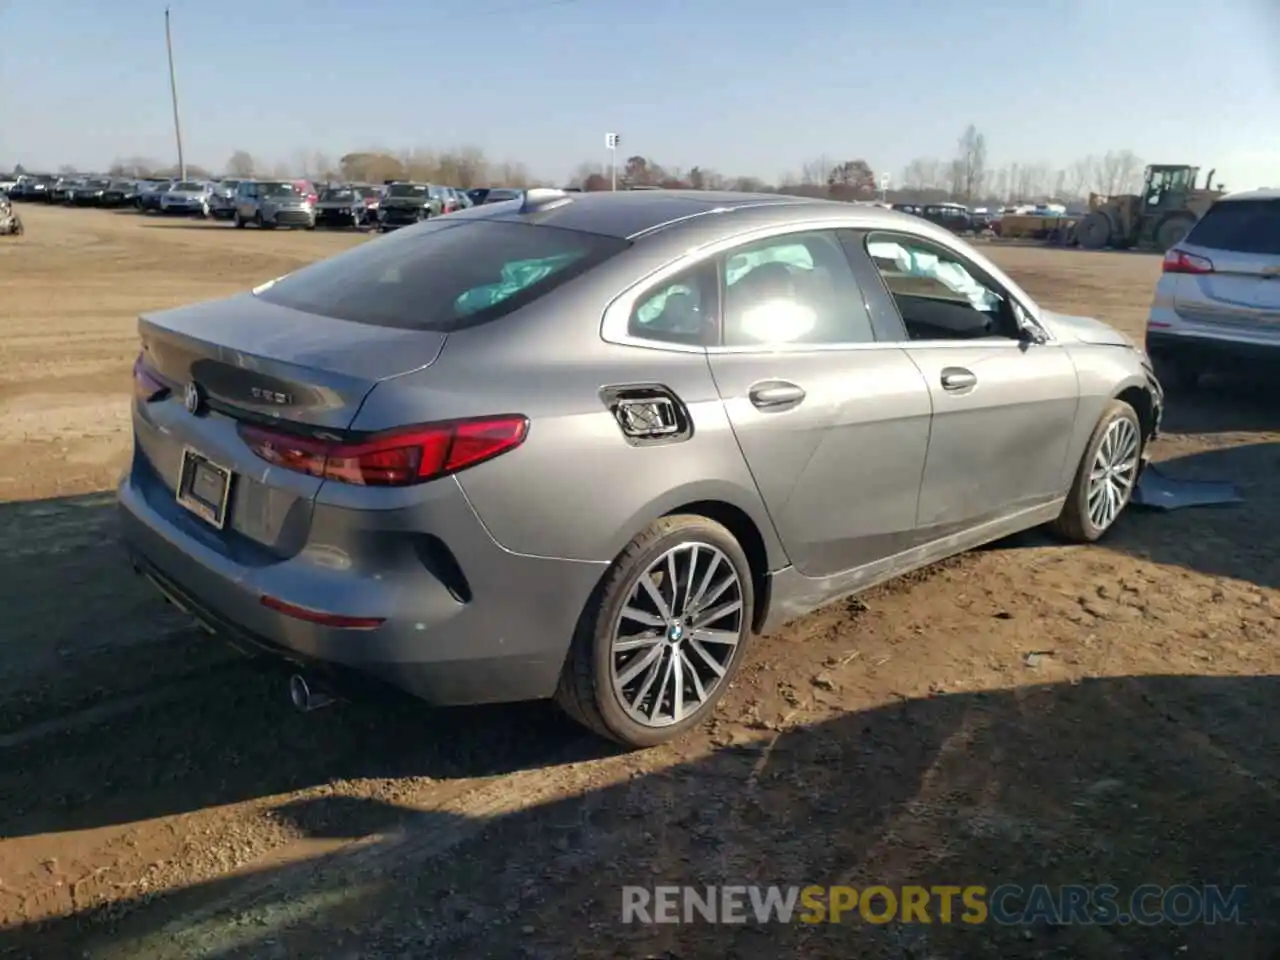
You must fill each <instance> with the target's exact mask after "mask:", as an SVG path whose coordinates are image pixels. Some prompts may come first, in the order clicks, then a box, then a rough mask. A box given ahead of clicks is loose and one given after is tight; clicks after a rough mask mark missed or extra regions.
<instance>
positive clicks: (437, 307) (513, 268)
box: [259, 220, 629, 333]
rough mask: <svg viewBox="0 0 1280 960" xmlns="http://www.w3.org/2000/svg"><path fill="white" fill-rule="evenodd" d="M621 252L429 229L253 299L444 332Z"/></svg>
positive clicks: (484, 224)
mask: <svg viewBox="0 0 1280 960" xmlns="http://www.w3.org/2000/svg"><path fill="white" fill-rule="evenodd" d="M627 246H629V244H628V242H627V241H626V240H619V239H617V238H614V237H604V236H599V235H597V234H591V233H579V232H577V231H574V230H563V229H560V228H556V227H548V226H534V225H532V224H525V223H498V222H494V221H467V222H461V223H460V222H457V221H455V222H453V223H449V222H448V221H447V220H446V221H440V222H435V221H427V222H425V223H422V224H419V225H417V226H413V227H406V228H404V229H403V230H399V231H397V232H395V233H393V234H390V235H388V236H386V237H383V238H380V239H378V240H374V241H371V242H369V243H365V244H362V245H360V246H358V247H354V248H352V249H351V250H348V251H346V252H345V253H341V254H339V255H338V256H336V257H331V258H330V259H328V260H322V261H320V262H319V263H315V264H312V265H311V266H309V267H304V268H303V269H301V270H299V271H297V272H296V273H291V274H289V275H288V276H287V277H285V278H284V279H282V280H279V281H277V282H276V283H275V284H273V285H272V286H270V287H268V288H267V289H266V290H264V291H263V292H262V293H260V294H259V296H260V297H261V298H262V299H263V300H265V301H267V302H268V303H274V304H278V305H280V306H283V307H290V308H292V309H294V310H301V311H303V312H306V313H315V314H320V315H321V316H326V317H336V318H338V319H340V320H352V321H355V322H357V323H368V324H373V325H375V326H382V327H396V328H398V329H406V330H435V331H439V332H442V333H447V332H448V331H450V330H458V329H461V328H463V327H469V326H476V325H478V324H481V323H486V322H488V321H490V320H495V319H497V318H498V317H501V316H504V315H505V314H508V313H511V312H512V311H514V310H517V309H519V308H520V307H522V306H524V305H525V304H528V303H531V302H533V301H534V300H536V299H537V298H538V297H540V296H543V295H544V294H546V293H548V292H550V291H551V290H553V289H555V288H556V287H558V286H560V285H561V284H562V283H565V282H566V281H568V280H570V279H572V278H573V277H575V276H578V275H579V274H582V273H584V272H586V271H587V270H590V269H591V268H592V267H594V266H596V265H597V264H599V263H602V262H603V261H604V260H607V259H608V258H609V257H611V256H613V255H614V254H616V253H619V252H620V251H622V250H624V249H626V247H627ZM602 306H603V304H602Z"/></svg>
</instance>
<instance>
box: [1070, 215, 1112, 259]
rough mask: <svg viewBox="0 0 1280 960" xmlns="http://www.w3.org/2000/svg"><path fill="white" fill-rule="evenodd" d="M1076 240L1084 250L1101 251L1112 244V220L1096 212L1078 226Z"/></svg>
mask: <svg viewBox="0 0 1280 960" xmlns="http://www.w3.org/2000/svg"><path fill="white" fill-rule="evenodd" d="M1076 239H1077V240H1078V241H1079V243H1080V249H1082V250H1101V249H1102V248H1103V247H1105V246H1106V245H1107V244H1109V243H1110V242H1111V220H1110V219H1109V218H1108V217H1107V215H1106V214H1105V213H1103V212H1102V211H1101V210H1095V211H1094V212H1093V213H1091V214H1089V215H1088V216H1087V217H1085V218H1084V219H1083V220H1081V221H1080V222H1079V223H1077V224H1076Z"/></svg>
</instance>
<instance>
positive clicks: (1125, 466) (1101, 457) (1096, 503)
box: [1088, 417, 1140, 530]
mask: <svg viewBox="0 0 1280 960" xmlns="http://www.w3.org/2000/svg"><path fill="white" fill-rule="evenodd" d="M1139 446H1140V442H1139V437H1138V427H1137V425H1136V424H1135V423H1134V422H1133V421H1132V420H1130V419H1129V418H1128V417H1117V418H1116V419H1115V420H1112V421H1111V423H1110V424H1108V425H1107V430H1106V433H1104V434H1103V435H1102V443H1100V444H1098V452H1097V453H1096V454H1094V458H1093V465H1092V467H1091V468H1090V470H1089V487H1088V504H1089V522H1090V523H1092V524H1093V525H1094V527H1096V528H1097V529H1099V530H1106V529H1107V528H1108V527H1110V526H1111V524H1113V523H1115V520H1116V517H1118V516H1119V515H1120V511H1121V510H1123V509H1124V508H1125V505H1126V504H1127V503H1128V502H1129V497H1130V496H1131V495H1132V493H1133V484H1134V480H1135V479H1136V477H1137V475H1138V450H1139Z"/></svg>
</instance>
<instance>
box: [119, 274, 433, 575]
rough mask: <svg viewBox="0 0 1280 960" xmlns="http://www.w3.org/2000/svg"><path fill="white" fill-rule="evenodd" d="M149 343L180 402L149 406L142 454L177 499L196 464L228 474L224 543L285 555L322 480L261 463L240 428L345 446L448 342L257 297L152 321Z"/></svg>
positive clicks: (145, 350)
mask: <svg viewBox="0 0 1280 960" xmlns="http://www.w3.org/2000/svg"><path fill="white" fill-rule="evenodd" d="M139 335H140V339H141V342H142V357H141V361H142V363H143V364H145V368H146V369H147V370H148V371H154V373H155V374H156V375H158V377H159V379H160V380H162V381H163V383H164V384H165V385H166V386H167V387H168V388H169V394H168V395H167V396H165V397H164V398H162V399H159V400H156V401H153V402H141V401H140V402H139V405H138V413H139V417H140V418H141V420H142V421H143V422H142V423H141V424H140V426H139V429H138V431H137V447H138V452H139V453H140V454H141V455H142V456H144V457H145V458H146V459H147V460H148V461H149V462H150V464H151V466H152V468H153V469H154V472H155V474H156V475H157V476H158V477H159V478H160V479H161V480H162V481H163V483H164V485H165V486H166V487H167V488H168V491H169V493H171V494H172V495H173V496H175V498H176V497H178V495H179V493H180V492H181V488H182V480H183V477H184V473H183V471H184V463H185V464H186V469H187V470H188V472H189V471H190V470H191V457H192V455H195V456H196V457H198V458H207V460H208V461H210V462H211V463H212V464H213V465H214V466H216V467H221V468H223V469H224V470H225V471H227V472H229V473H230V475H231V480H230V492H229V499H228V501H227V508H226V516H225V523H224V525H223V526H222V528H221V529H222V531H223V533H224V538H225V534H226V533H227V532H228V531H229V532H231V533H234V534H238V535H240V536H242V537H245V538H247V539H248V540H250V541H252V542H253V543H255V544H257V545H258V546H259V547H262V548H265V549H267V550H268V551H270V552H271V553H273V554H275V555H277V556H290V555H292V554H293V553H294V552H296V551H297V550H298V549H300V548H301V546H302V545H303V544H304V543H305V539H306V533H307V531H308V529H309V526H310V520H311V509H312V505H313V503H314V500H315V496H316V494H317V493H318V491H319V489H320V486H321V484H322V482H323V481H322V480H320V479H319V478H316V477H312V476H309V475H306V474H302V473H296V472H293V471H289V470H282V469H280V468H278V467H273V466H271V465H270V464H268V463H267V462H266V461H264V460H262V459H260V458H258V457H257V456H256V455H255V454H254V453H253V452H252V451H251V450H250V449H249V448H248V446H247V445H246V443H245V441H244V439H243V438H242V436H241V434H240V432H239V429H238V428H239V426H240V424H242V423H256V424H266V425H274V426H276V427H277V428H280V429H284V430H286V431H289V432H295V433H302V434H310V435H313V436H321V437H339V436H341V435H342V434H343V432H344V431H345V430H346V429H347V428H348V427H349V426H350V425H351V423H352V421H353V420H354V419H355V416H356V414H357V413H358V412H359V410H360V407H361V405H362V404H363V403H364V400H365V398H366V397H367V396H368V395H369V392H370V391H371V390H372V389H373V388H374V387H375V386H376V385H377V384H378V383H379V382H381V381H384V380H389V379H392V378H394V377H398V376H402V375H403V374H406V373H410V372H412V371H415V370H421V369H423V368H424V367H427V366H430V365H431V364H432V363H434V362H435V360H436V358H437V357H438V356H439V355H440V351H441V349H442V347H443V345H444V339H445V337H444V335H443V334H440V333H433V332H427V331H418V330H393V329H388V328H385V327H376V326H371V325H367V324H361V323H354V322H351V321H347V320H338V319H334V318H331V317H323V316H317V315H314V314H309V313H303V312H301V311H297V310H292V309H289V308H287V307H282V306H277V305H274V304H270V303H266V302H265V301H263V300H261V299H259V298H258V297H256V296H253V295H251V294H243V295H240V296H236V297H232V298H230V299H227V300H221V301H214V302H211V303H203V304H197V305H195V306H191V307H184V308H180V309H177V310H170V311H166V312H163V313H157V314H152V315H148V316H143V317H141V318H140V319H139ZM192 384H194V386H192ZM192 391H195V396H194V398H193V397H192ZM193 408H194V412H193ZM207 525H208V524H207V518H206V526H207ZM215 527H216V524H215Z"/></svg>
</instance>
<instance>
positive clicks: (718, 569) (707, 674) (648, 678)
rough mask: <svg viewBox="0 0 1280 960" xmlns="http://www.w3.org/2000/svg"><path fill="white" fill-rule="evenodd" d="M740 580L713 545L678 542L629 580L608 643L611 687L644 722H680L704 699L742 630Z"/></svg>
mask: <svg viewBox="0 0 1280 960" xmlns="http://www.w3.org/2000/svg"><path fill="white" fill-rule="evenodd" d="M744 616H745V610H744V609H743V593H742V582H741V581H740V579H739V577H738V572H737V569H736V568H735V567H734V565H733V563H732V562H731V561H730V560H729V558H728V557H727V556H726V555H725V554H724V552H723V551H721V550H720V549H719V548H717V547H714V546H712V545H710V544H707V543H698V542H685V543H681V544H677V545H676V546H674V547H672V548H671V549H669V550H667V551H666V552H665V553H663V554H662V555H661V556H659V557H658V558H657V559H656V560H655V561H654V562H653V563H652V564H650V565H649V567H648V568H647V569H646V570H645V571H644V573H642V574H641V575H640V576H639V577H638V578H636V580H635V582H634V583H633V584H632V587H631V590H630V592H629V593H628V595H627V600H626V603H625V604H624V605H623V607H622V610H621V612H620V613H619V614H618V617H617V620H616V621H615V622H614V628H613V640H612V644H611V648H610V657H611V660H612V664H611V670H612V679H613V689H614V693H615V694H616V695H617V697H618V702H619V704H620V705H621V706H622V709H623V710H624V711H625V712H626V713H627V715H628V716H629V717H631V719H632V720H634V721H636V722H637V723H640V724H642V725H644V726H647V727H667V726H671V725H673V724H677V723H680V722H681V721H683V720H685V719H687V718H688V717H689V716H691V715H692V714H693V713H695V712H697V711H698V710H699V709H700V708H701V707H702V706H703V705H704V704H706V703H708V702H709V701H710V700H711V698H712V697H713V695H714V694H715V692H716V691H717V690H718V688H719V686H720V684H721V683H722V682H723V681H724V678H725V676H726V675H727V674H728V671H729V668H730V665H731V664H732V663H733V658H734V654H735V653H736V650H737V646H738V643H739V641H740V639H741V637H742V627H743V623H744V621H743V617H744Z"/></svg>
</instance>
